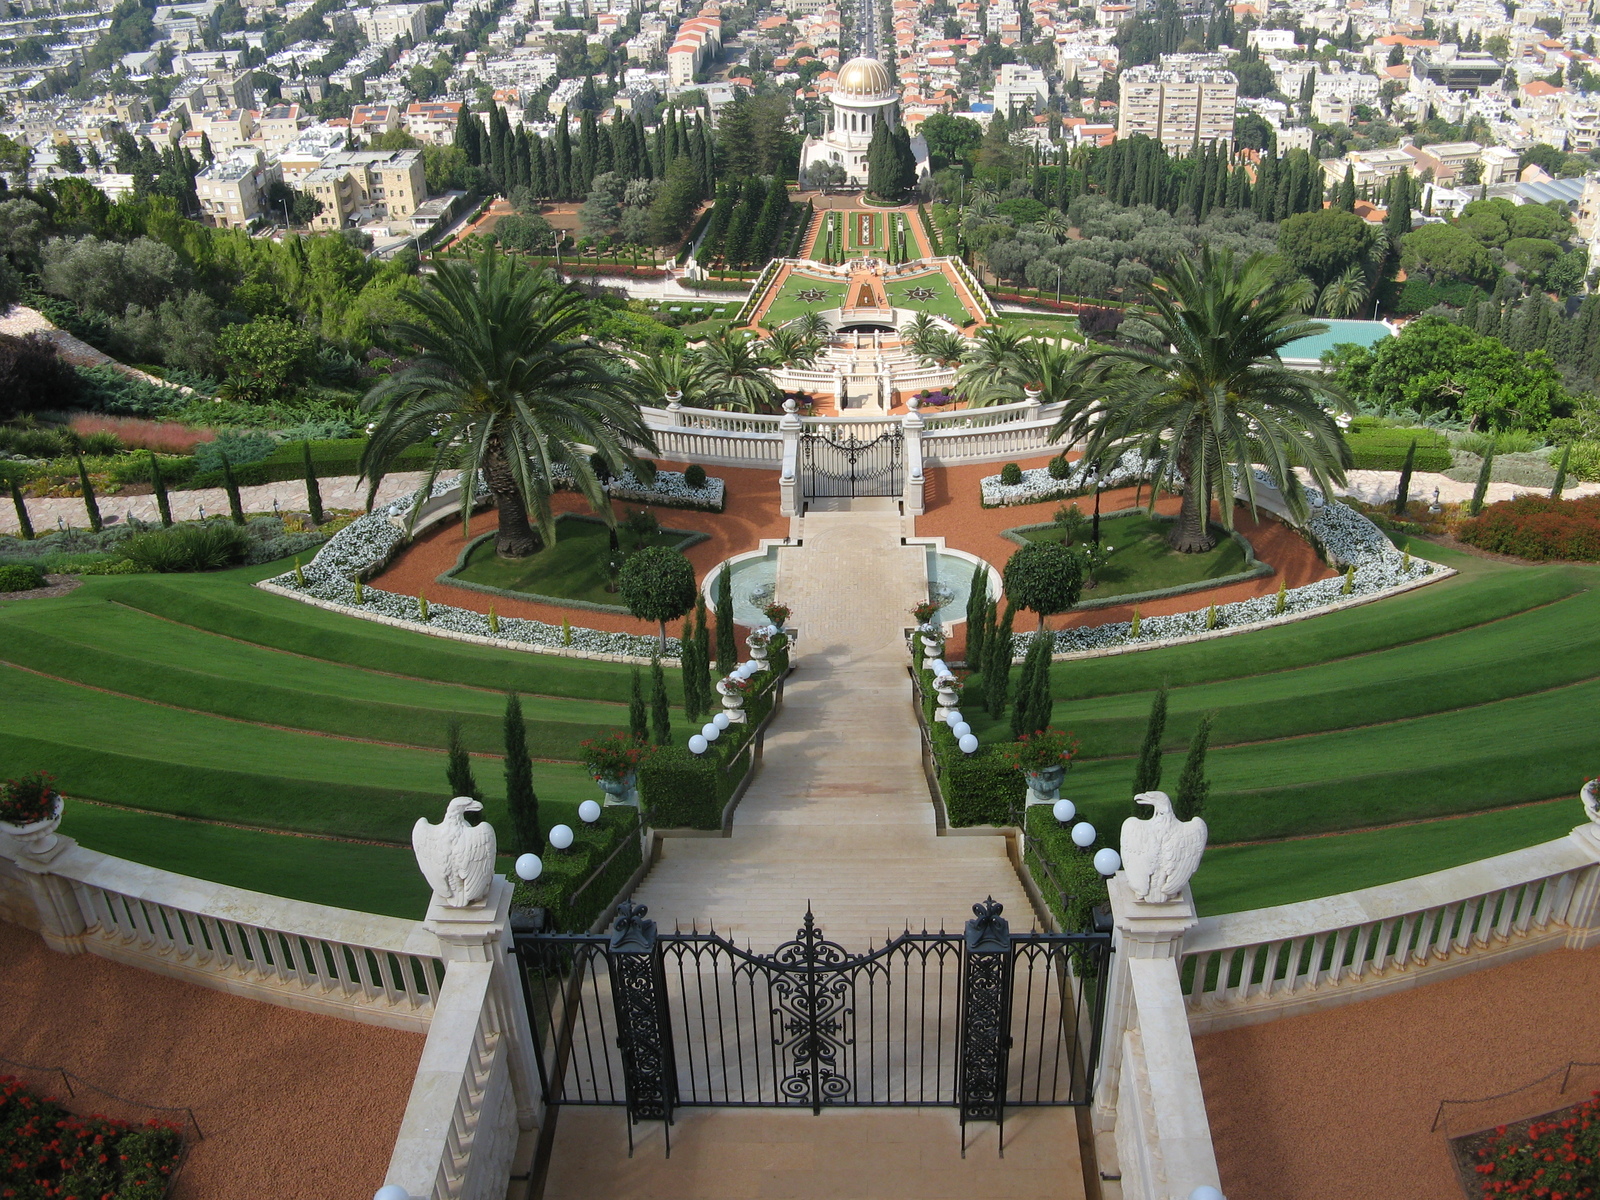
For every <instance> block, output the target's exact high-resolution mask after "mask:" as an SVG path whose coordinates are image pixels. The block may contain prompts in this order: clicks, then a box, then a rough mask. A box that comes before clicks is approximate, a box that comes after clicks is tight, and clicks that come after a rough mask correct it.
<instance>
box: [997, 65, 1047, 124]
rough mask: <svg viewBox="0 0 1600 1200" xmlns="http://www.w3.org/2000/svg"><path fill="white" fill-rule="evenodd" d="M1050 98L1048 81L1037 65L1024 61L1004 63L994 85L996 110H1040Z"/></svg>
mask: <svg viewBox="0 0 1600 1200" xmlns="http://www.w3.org/2000/svg"><path fill="white" fill-rule="evenodd" d="M1049 99H1050V83H1049V80H1047V79H1046V78H1045V73H1044V72H1043V71H1041V70H1040V69H1039V68H1038V67H1030V66H1028V65H1026V64H1025V63H1006V64H1005V65H1004V66H1002V67H1001V68H1000V75H999V79H998V80H997V82H996V83H995V85H994V107H995V111H996V112H1003V113H1014V112H1017V111H1018V110H1019V109H1020V110H1022V111H1024V112H1028V111H1034V112H1042V111H1043V110H1044V106H1045V102H1046V101H1047V100H1049Z"/></svg>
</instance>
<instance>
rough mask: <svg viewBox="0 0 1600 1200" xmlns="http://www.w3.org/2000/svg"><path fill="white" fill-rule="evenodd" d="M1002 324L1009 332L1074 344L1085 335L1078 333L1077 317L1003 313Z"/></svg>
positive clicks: (1001, 315) (1001, 316)
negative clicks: (1061, 339) (1062, 340)
mask: <svg viewBox="0 0 1600 1200" xmlns="http://www.w3.org/2000/svg"><path fill="white" fill-rule="evenodd" d="M1000 324H1002V325H1003V326H1005V328H1006V329H1008V330H1017V331H1020V332H1023V333H1031V334H1033V335H1034V336H1035V337H1045V338H1051V339H1056V338H1063V337H1064V338H1069V339H1071V340H1072V341H1074V342H1081V341H1083V335H1082V334H1081V333H1079V332H1078V318H1077V317H1069V316H1066V315H1063V316H1061V317H1059V318H1058V317H1054V316H1044V315H1040V314H1035V313H1014V312H1003V313H1001V314H1000Z"/></svg>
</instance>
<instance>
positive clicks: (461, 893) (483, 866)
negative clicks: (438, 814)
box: [411, 796, 495, 908]
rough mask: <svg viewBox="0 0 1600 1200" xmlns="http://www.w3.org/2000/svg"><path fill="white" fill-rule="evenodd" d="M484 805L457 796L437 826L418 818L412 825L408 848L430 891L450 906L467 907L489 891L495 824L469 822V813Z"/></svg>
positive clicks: (469, 798) (478, 809)
mask: <svg viewBox="0 0 1600 1200" xmlns="http://www.w3.org/2000/svg"><path fill="white" fill-rule="evenodd" d="M482 811H483V805H481V804H479V803H478V802H477V801H476V800H474V799H473V798H472V797H471V796H457V797H456V798H455V799H454V800H452V801H450V807H449V808H447V809H445V813H444V820H442V821H440V822H439V823H438V824H437V825H435V824H434V823H433V822H431V821H429V820H428V818H427V817H418V818H417V823H416V824H415V825H413V826H412V827H411V849H412V850H414V851H415V852H416V855H417V866H418V867H419V868H421V870H422V877H423V878H424V879H426V880H427V881H428V882H429V883H430V884H432V885H433V894H434V895H435V896H437V897H438V898H439V899H440V900H442V901H444V903H445V904H446V905H447V906H448V907H450V908H466V907H467V906H468V905H469V904H476V903H478V902H479V901H480V900H482V899H483V898H484V897H485V896H487V895H488V894H489V881H490V880H491V879H492V878H493V877H494V852H495V844H494V826H493V825H491V824H489V823H488V822H487V821H485V822H483V823H482V824H481V825H468V824H467V814H468V813H469V812H482Z"/></svg>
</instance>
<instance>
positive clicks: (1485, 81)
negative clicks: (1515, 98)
mask: <svg viewBox="0 0 1600 1200" xmlns="http://www.w3.org/2000/svg"><path fill="white" fill-rule="evenodd" d="M1505 70H1506V65H1505V63H1503V62H1501V61H1500V60H1499V59H1498V58H1496V57H1494V55H1492V54H1471V53H1463V52H1462V51H1461V50H1460V49H1459V48H1458V47H1456V46H1451V45H1445V46H1439V47H1436V48H1433V49H1428V50H1418V51H1417V54H1416V57H1415V58H1413V59H1412V60H1411V77H1412V79H1426V80H1429V81H1430V82H1432V83H1436V84H1438V85H1439V86H1440V87H1442V88H1445V89H1447V90H1449V91H1452V92H1473V93H1477V92H1479V91H1481V90H1482V89H1484V88H1491V87H1495V86H1496V85H1498V84H1499V82H1500V77H1501V76H1502V75H1504V74H1505Z"/></svg>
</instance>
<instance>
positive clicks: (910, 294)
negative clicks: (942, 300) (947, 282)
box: [906, 287, 939, 300]
mask: <svg viewBox="0 0 1600 1200" xmlns="http://www.w3.org/2000/svg"><path fill="white" fill-rule="evenodd" d="M906 297H907V299H910V300H937V299H938V298H939V289H938V288H931V287H914V288H907V289H906Z"/></svg>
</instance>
